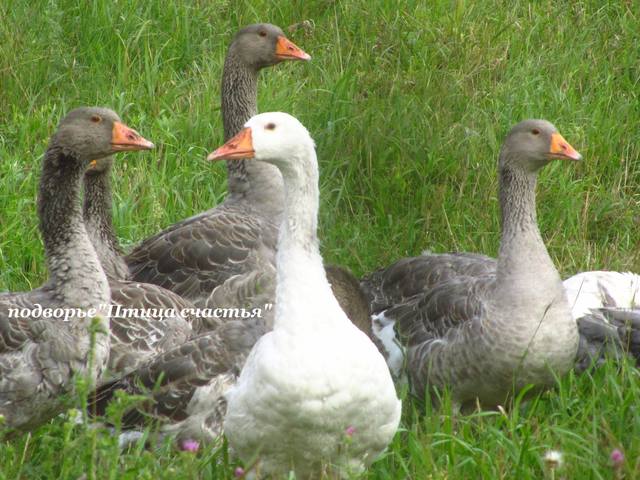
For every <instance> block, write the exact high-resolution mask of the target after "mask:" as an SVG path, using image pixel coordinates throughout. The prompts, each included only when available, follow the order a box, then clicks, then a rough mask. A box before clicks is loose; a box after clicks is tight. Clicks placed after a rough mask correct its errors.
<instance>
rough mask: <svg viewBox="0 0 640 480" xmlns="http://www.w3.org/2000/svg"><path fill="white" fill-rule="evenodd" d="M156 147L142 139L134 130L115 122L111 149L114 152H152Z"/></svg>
mask: <svg viewBox="0 0 640 480" xmlns="http://www.w3.org/2000/svg"><path fill="white" fill-rule="evenodd" d="M154 147H155V145H154V144H153V143H151V142H150V141H149V140H147V139H146V138H144V137H142V136H141V135H140V134H139V133H138V132H136V131H135V130H134V129H133V128H129V127H127V126H126V125H125V124H124V123H121V122H113V129H112V131H111V148H112V149H113V151H114V152H130V151H133V150H151V149H152V148H154Z"/></svg>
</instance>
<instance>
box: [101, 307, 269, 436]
mask: <svg viewBox="0 0 640 480" xmlns="http://www.w3.org/2000/svg"><path fill="white" fill-rule="evenodd" d="M265 332H266V328H265V327H264V326H263V324H262V319H260V318H253V319H247V320H244V321H239V320H233V321H230V322H228V323H226V324H224V325H222V326H221V327H220V328H218V329H217V330H216V331H213V332H208V333H206V334H203V335H200V336H198V337H195V338H193V339H191V340H189V341H187V342H186V343H184V344H182V345H180V346H179V347H177V348H175V349H173V350H171V351H168V352H166V353H163V354H161V355H158V356H157V357H155V358H153V359H152V360H150V361H149V362H147V363H146V364H144V365H143V366H141V367H140V368H138V369H137V370H135V371H133V372H131V373H130V374H128V375H126V376H125V377H123V378H121V379H120V380H116V381H113V382H111V383H108V384H105V385H103V386H102V387H100V388H99V389H98V390H97V391H96V394H95V396H94V401H93V402H92V405H91V407H90V412H95V413H97V414H99V415H103V414H104V413H105V410H106V406H107V404H108V402H109V401H110V400H111V398H112V397H113V395H114V394H115V392H116V391H118V390H122V391H125V392H127V393H130V394H147V393H148V394H149V395H150V400H149V401H148V402H145V403H144V404H143V405H141V406H139V407H138V408H136V409H134V410H131V411H129V412H127V413H126V415H125V417H124V418H123V425H124V426H126V427H132V426H137V425H143V424H144V421H145V420H146V419H148V417H152V418H155V419H157V420H159V421H160V422H161V423H163V424H167V425H170V424H175V423H176V422H182V421H188V420H189V418H190V417H196V416H204V418H208V419H209V420H208V421H210V422H214V424H212V425H210V428H211V430H212V431H216V429H218V428H219V426H218V425H215V422H216V421H219V422H221V421H222V416H220V415H218V414H216V412H219V411H220V405H222V404H223V400H222V395H223V394H224V391H225V390H226V388H228V387H229V386H230V385H231V384H232V383H233V382H234V381H235V378H236V377H237V375H238V374H239V373H240V370H241V368H242V365H243V364H244V361H245V359H246V356H247V355H248V354H249V351H250V350H251V348H252V347H253V345H254V343H255V342H256V341H257V340H258V338H260V336H262V335H263V334H264V333H265ZM221 402H222V403H221ZM222 413H224V411H222ZM216 419H217V420H216ZM220 424H221V423H220ZM170 428H171V427H170ZM174 429H175V428H174ZM178 430H179V428H178Z"/></svg>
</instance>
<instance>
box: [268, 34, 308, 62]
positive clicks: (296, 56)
mask: <svg viewBox="0 0 640 480" xmlns="http://www.w3.org/2000/svg"><path fill="white" fill-rule="evenodd" d="M276 58H278V59H280V60H311V55H309V54H308V53H306V52H305V51H304V50H302V49H301V48H300V47H298V46H297V45H296V44H295V43H293V42H292V41H291V40H289V39H288V38H287V37H285V36H284V35H280V36H279V37H278V42H277V43H276Z"/></svg>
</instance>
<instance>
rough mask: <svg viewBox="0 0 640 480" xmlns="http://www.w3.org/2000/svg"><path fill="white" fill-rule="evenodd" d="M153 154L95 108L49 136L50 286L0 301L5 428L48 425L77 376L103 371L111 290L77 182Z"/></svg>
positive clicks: (44, 202)
mask: <svg viewBox="0 0 640 480" xmlns="http://www.w3.org/2000/svg"><path fill="white" fill-rule="evenodd" d="M152 147H153V144H152V143H151V142H149V141H147V140H145V139H144V138H142V137H141V136H140V135H139V134H138V133H136V132H135V131H134V130H132V129H130V128H129V127H127V126H126V125H124V124H123V123H121V121H120V118H119V117H118V116H117V115H116V114H115V113H114V112H113V111H111V110H108V109H105V108H96V107H92V108H78V109H75V110H73V111H71V112H70V113H69V114H68V115H67V116H66V117H65V118H64V119H63V120H62V121H61V122H60V124H59V126H58V128H57V130H56V132H55V133H54V135H53V136H52V137H51V140H50V142H49V146H48V148H47V151H46V153H45V156H44V160H43V165H42V174H41V177H40V188H39V194H38V201H37V204H38V217H39V219H40V232H41V234H42V238H43V242H44V248H45V256H46V261H47V267H48V270H49V279H48V281H47V282H46V283H45V284H44V285H42V286H41V287H39V288H36V289H35V290H32V291H30V292H21V293H5V294H1V295H0V415H2V416H3V417H4V422H5V425H6V426H7V427H9V428H11V429H23V430H24V429H30V428H33V427H36V426H38V425H39V424H41V423H43V422H46V421H47V420H49V419H50V418H51V417H52V416H54V415H55V414H57V413H58V409H59V408H60V407H61V396H62V395H63V394H65V393H68V392H70V391H72V389H73V386H74V383H73V382H74V376H76V375H86V376H87V377H88V378H89V380H90V381H92V382H96V380H97V379H99V377H100V375H101V373H102V371H103V370H104V368H105V366H106V362H107V357H108V355H109V312H108V304H109V301H110V291H109V283H108V281H107V277H106V275H105V273H104V270H103V269H102V267H101V265H100V261H99V258H98V256H97V254H96V251H95V249H94V247H93V245H92V244H91V241H90V239H89V237H88V235H87V231H86V229H85V225H84V223H83V218H82V209H81V207H80V204H79V195H80V190H81V185H82V178H83V175H84V172H85V170H86V168H87V166H88V165H89V162H91V160H93V159H97V158H102V157H104V156H107V155H111V154H113V153H116V152H122V151H132V150H146V149H149V148H152ZM39 308H41V309H47V310H49V318H45V316H44V314H43V313H40V310H39ZM62 309H66V313H69V317H68V318H65V317H66V314H65V317H62V316H61V315H60V313H61V312H62V311H63V310H62ZM56 310H57V311H58V313H56ZM16 311H18V314H17V315H16ZM29 312H31V313H29ZM52 316H53V317H54V318H51V317H52ZM94 322H95V323H96V325H95V327H92V324H93V323H94ZM94 328H95V335H94V334H93V333H92V331H93V330H92V329H94ZM92 336H93V338H94V340H92ZM92 344H93V346H92Z"/></svg>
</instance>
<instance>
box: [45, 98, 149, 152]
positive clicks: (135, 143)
mask: <svg viewBox="0 0 640 480" xmlns="http://www.w3.org/2000/svg"><path fill="white" fill-rule="evenodd" d="M52 144H53V145H56V146H58V147H59V148H61V149H62V150H63V152H64V153H66V154H68V155H70V156H71V157H73V158H76V159H79V160H83V161H85V160H86V161H90V160H93V159H96V160H98V159H102V158H104V157H107V156H109V155H111V154H113V153H117V152H127V151H133V150H150V149H152V148H153V147H154V145H153V143H151V142H150V141H149V140H146V139H145V138H143V137H142V136H140V134H139V133H138V132H136V131H135V130H133V129H132V128H130V127H128V126H126V125H125V124H124V123H122V121H121V120H120V117H118V115H117V114H116V113H115V112H114V111H112V110H109V109H107V108H99V107H82V108H76V109H75V110H72V111H71V112H69V114H68V115H67V116H66V117H64V119H63V120H62V121H61V122H60V125H58V130H57V131H56V133H55V135H54V136H53V138H52Z"/></svg>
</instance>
